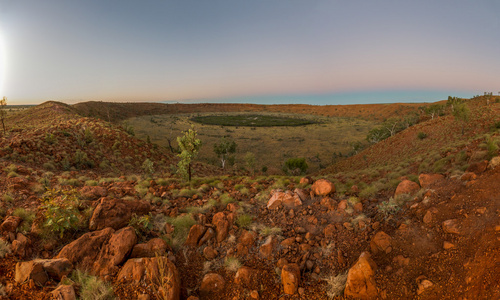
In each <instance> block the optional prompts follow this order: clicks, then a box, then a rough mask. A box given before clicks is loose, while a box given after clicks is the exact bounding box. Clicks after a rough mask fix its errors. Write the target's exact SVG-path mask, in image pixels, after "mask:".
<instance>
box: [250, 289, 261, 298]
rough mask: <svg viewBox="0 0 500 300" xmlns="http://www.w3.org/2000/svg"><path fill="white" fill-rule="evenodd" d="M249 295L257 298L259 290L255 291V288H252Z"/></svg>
mask: <svg viewBox="0 0 500 300" xmlns="http://www.w3.org/2000/svg"><path fill="white" fill-rule="evenodd" d="M250 297H251V298H252V299H259V292H258V291H256V290H252V291H251V292H250Z"/></svg>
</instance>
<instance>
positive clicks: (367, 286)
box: [344, 252, 378, 299]
mask: <svg viewBox="0 0 500 300" xmlns="http://www.w3.org/2000/svg"><path fill="white" fill-rule="evenodd" d="M376 269H377V265H376V264H375V262H374V261H373V260H372V259H371V257H370V254H369V253H368V252H363V253H361V255H360V256H359V259H358V260H357V261H356V263H355V264H354V265H353V266H352V267H351V268H350V269H349V272H348V273H347V282H346V286H345V289H344V296H345V297H353V298H355V299H377V296H378V292H377V285H376V284H375V270H376Z"/></svg>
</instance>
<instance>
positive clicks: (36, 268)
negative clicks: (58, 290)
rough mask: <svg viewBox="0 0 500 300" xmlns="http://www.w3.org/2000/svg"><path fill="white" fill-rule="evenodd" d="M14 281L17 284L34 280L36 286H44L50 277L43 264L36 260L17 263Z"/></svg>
mask: <svg viewBox="0 0 500 300" xmlns="http://www.w3.org/2000/svg"><path fill="white" fill-rule="evenodd" d="M14 280H15V281H16V282H17V283H24V282H26V281H29V280H33V283H34V284H37V285H44V284H45V283H46V282H47V281H48V280H49V277H48V276H47V273H45V270H44V269H43V265H42V263H41V262H37V261H35V260H32V261H25V262H18V263H16V274H15V277H14Z"/></svg>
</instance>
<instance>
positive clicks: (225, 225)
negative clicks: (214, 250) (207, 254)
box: [212, 212, 229, 243]
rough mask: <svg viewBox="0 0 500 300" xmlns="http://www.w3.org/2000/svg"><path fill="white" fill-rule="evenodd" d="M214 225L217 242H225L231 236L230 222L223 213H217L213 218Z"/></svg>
mask: <svg viewBox="0 0 500 300" xmlns="http://www.w3.org/2000/svg"><path fill="white" fill-rule="evenodd" d="M212 224H213V225H214V226H215V233H216V238H217V242H219V243H220V242H222V241H224V240H225V239H226V238H227V236H228V234H229V220H228V219H227V217H226V215H225V214H224V213H223V212H218V213H216V214H215V215H214V216H213V218H212Z"/></svg>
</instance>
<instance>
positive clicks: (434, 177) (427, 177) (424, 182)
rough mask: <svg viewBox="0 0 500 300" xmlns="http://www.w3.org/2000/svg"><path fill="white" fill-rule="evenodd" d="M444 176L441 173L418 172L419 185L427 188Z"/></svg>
mask: <svg viewBox="0 0 500 300" xmlns="http://www.w3.org/2000/svg"><path fill="white" fill-rule="evenodd" d="M443 179H444V176H443V175H441V174H420V175H419V176H418V181H419V182H420V186H421V187H422V188H424V189H425V188H429V187H431V186H432V185H434V184H436V183H438V182H439V181H441V180H443Z"/></svg>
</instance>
